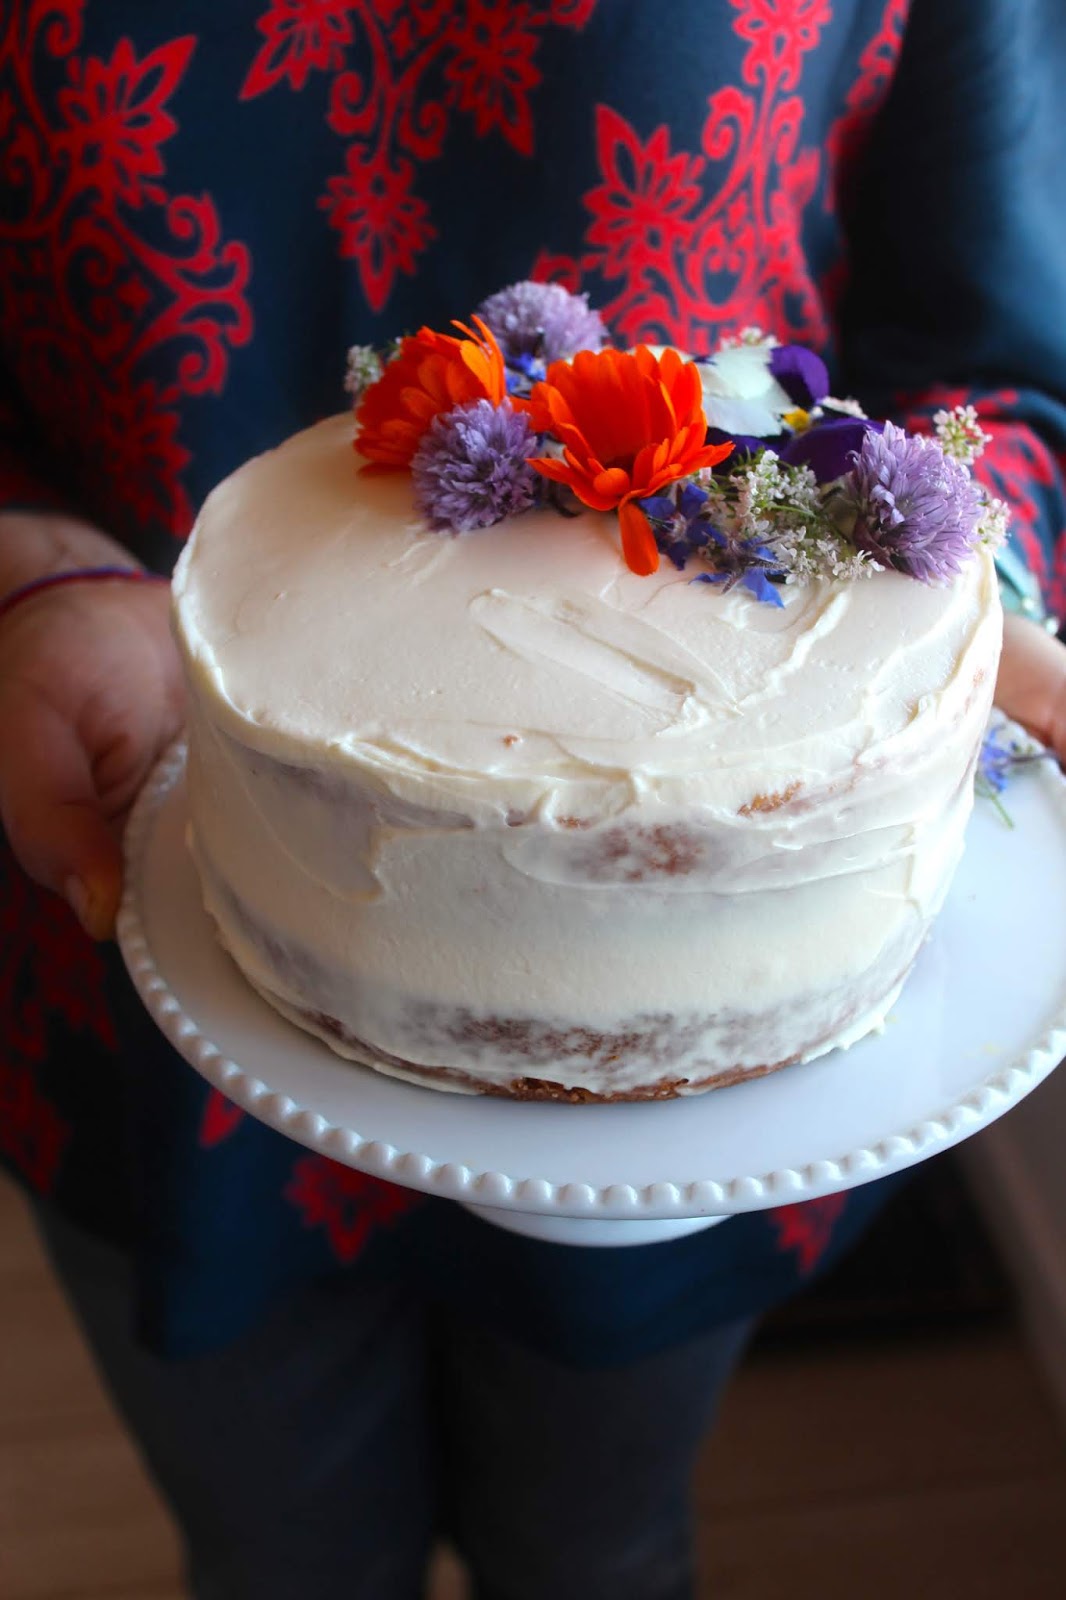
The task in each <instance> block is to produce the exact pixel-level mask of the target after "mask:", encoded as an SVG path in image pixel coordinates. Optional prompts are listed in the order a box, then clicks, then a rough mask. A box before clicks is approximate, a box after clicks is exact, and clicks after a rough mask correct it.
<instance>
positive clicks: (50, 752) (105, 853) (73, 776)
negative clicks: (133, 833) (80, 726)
mask: <svg viewBox="0 0 1066 1600" xmlns="http://www.w3.org/2000/svg"><path fill="white" fill-rule="evenodd" d="M0 819H2V821H3V825H4V831H5V832H6V834H7V837H8V840H9V842H10V844H11V847H12V849H13V850H14V852H15V855H16V857H17V858H18V861H19V863H20V864H21V866H22V867H23V868H24V869H25V871H26V872H28V873H29V875H30V877H31V878H34V879H36V881H37V882H38V883H40V884H43V886H44V887H45V888H46V889H51V890H53V891H54V892H55V893H56V894H60V895H62V896H63V897H64V899H65V900H67V901H68V903H69V904H70V906H71V908H72V909H73V911H74V912H75V914H76V916H77V917H78V920H79V921H80V923H81V925H82V927H83V928H84V929H85V931H86V933H88V934H90V935H91V937H92V938H94V939H106V938H108V937H109V936H110V935H111V933H112V932H113V931H114V926H115V917H116V914H117V912H118V903H119V897H120V895H121V892H122V851H121V848H120V846H119V842H118V839H117V838H116V836H115V834H114V833H113V831H112V830H111V828H110V827H109V825H108V823H107V821H106V820H105V818H104V816H103V813H102V812H101V810H100V804H99V800H98V797H97V793H96V785H95V783H94V782H93V772H92V763H91V760H90V756H89V752H88V751H87V750H86V749H85V747H84V745H83V744H82V742H81V740H80V739H79V738H78V735H77V731H76V729H75V726H74V724H73V723H72V722H71V721H70V719H69V718H68V717H65V716H63V715H62V713H61V712H60V711H58V710H57V709H56V708H55V707H54V706H52V705H50V704H49V703H48V702H47V701H46V700H44V699H42V698H40V697H38V696H34V695H31V694H26V693H22V694H18V695H13V696H11V697H10V698H8V699H7V701H6V703H5V704H4V705H3V706H0Z"/></svg>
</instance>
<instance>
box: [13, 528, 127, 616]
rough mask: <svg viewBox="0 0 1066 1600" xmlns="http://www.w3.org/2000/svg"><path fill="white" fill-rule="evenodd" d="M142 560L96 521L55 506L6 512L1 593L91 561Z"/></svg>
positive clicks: (109, 564)
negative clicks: (51, 509)
mask: <svg viewBox="0 0 1066 1600" xmlns="http://www.w3.org/2000/svg"><path fill="white" fill-rule="evenodd" d="M140 565H141V564H140V562H139V561H137V560H136V558H135V557H134V556H132V555H131V554H130V552H129V551H128V550H127V549H126V548H125V546H124V545H121V544H119V543H118V541H117V540H116V539H112V538H111V537H110V536H109V535H108V534H106V533H104V532H102V531H101V529H99V528H95V527H93V525H92V524H91V523H88V522H82V521H80V520H79V519H78V518H76V517H72V516H66V515H62V514H58V513H52V512H43V511H42V512H34V511H4V512H0V599H2V598H3V597H4V596H5V595H7V594H9V593H11V592H12V591H13V590H15V589H20V588H22V587H23V585H25V584H27V583H34V582H36V581H37V580H38V579H40V578H48V577H51V576H53V575H54V574H58V573H62V572H73V571H75V570H84V569H86V568H91V567H123V568H126V569H130V570H139V569H140Z"/></svg>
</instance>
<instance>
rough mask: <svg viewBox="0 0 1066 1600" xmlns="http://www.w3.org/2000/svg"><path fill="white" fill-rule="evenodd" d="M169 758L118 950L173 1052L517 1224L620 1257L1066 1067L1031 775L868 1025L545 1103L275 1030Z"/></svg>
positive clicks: (278, 1121)
mask: <svg viewBox="0 0 1066 1600" xmlns="http://www.w3.org/2000/svg"><path fill="white" fill-rule="evenodd" d="M184 770H185V762H184V752H183V751H182V750H181V749H180V748H176V749H175V750H173V751H171V752H170V753H169V754H168V755H167V756H166V757H164V759H163V761H162V762H161V763H160V766H159V767H158V769H157V771H156V773H155V774H154V776H153V778H152V780H151V781H150V782H149V784H148V786H147V788H146V789H145V791H144V792H143V794H142V796H141V798H140V800H139V802H138V805H137V807H136V809H135V812H134V815H133V818H132V820H131V822H130V826H129V829H128V833H127V853H128V872H127V887H126V894H125V899H124V902H123V907H122V912H121V915H120V918H119V940H120V944H121V947H122V952H123V955H124V957H125V960H126V963H127V966H128V967H129V970H130V974H131V976H132V978H133V981H134V983H135V984H136V986H137V988H138V990H139V991H140V994H141V997H142V998H143V1000H144V1003H145V1005H146V1006H147V1007H148V1010H149V1011H150V1012H151V1014H152V1016H153V1017H154V1018H155V1020H156V1022H157V1023H158V1024H159V1026H160V1027H161V1028H162V1030H163V1032H164V1033H165V1034H166V1036H167V1038H168V1039H169V1040H170V1041H171V1043H172V1044H173V1045H174V1047H175V1048H176V1049H177V1050H178V1051H179V1052H180V1053H181V1055H183V1056H184V1057H185V1059H186V1060H187V1061H188V1062H190V1063H191V1065H192V1066H193V1067H195V1069H196V1070H197V1071H198V1072H200V1073H202V1075H203V1076H204V1077H205V1078H206V1079H207V1080H208V1081H209V1082H210V1083H212V1084H213V1085H214V1086H215V1087H216V1088H218V1089H220V1090H221V1091H222V1092H223V1093H224V1094H225V1095H227V1096H228V1097H229V1098H230V1099H231V1100H233V1101H234V1102H236V1104H238V1105H240V1106H242V1107H243V1108H244V1109H245V1110H246V1111H248V1112H250V1113H251V1114H252V1115H253V1116H254V1117H258V1118H260V1119H261V1120H262V1121H263V1122H266V1123H269V1124H270V1126H271V1127H274V1128H277V1129H278V1130H279V1131H280V1132H282V1133H284V1134H287V1135H288V1136H289V1137H290V1138H292V1139H295V1140H296V1141H298V1142H299V1143H300V1144H303V1145H306V1146H307V1147H308V1148H310V1149H312V1150H316V1151H319V1152H321V1153H322V1154H324V1155H327V1156H331V1157H333V1158H334V1159H335V1160H337V1161H340V1162H344V1163H345V1164H347V1165H348V1166H351V1167H358V1168H359V1169H360V1170H362V1171H364V1172H369V1173H373V1174H375V1175H376V1176H378V1177H382V1178H388V1179H391V1180H393V1181H394V1182H396V1183H400V1184H405V1185H407V1186H408V1187H410V1188H414V1189H421V1190H424V1191H425V1192H426V1193H428V1194H434V1195H440V1196H444V1197H447V1198H449V1199H452V1200H456V1201H459V1202H460V1203H461V1204H463V1205H466V1206H468V1207H470V1208H471V1209H472V1210H474V1211H476V1212H478V1213H480V1214H481V1215H482V1216H485V1217H486V1218H488V1219H490V1220H491V1221H493V1222H496V1223H498V1224H500V1225H502V1226H504V1227H509V1228H512V1229H514V1230H515V1231H517V1232H520V1233H528V1234H533V1235H535V1236H537V1237H540V1238H547V1239H554V1240H559V1241H563V1242H567V1243H582V1244H608V1245H615V1244H636V1243H648V1242H651V1241H653V1240H658V1239H667V1238H672V1237H675V1236H676V1235H678V1234H681V1233H685V1232H690V1231H693V1230H695V1229H697V1228H701V1227H707V1226H708V1225H709V1224H710V1223H711V1222H714V1221H721V1220H723V1219H724V1218H725V1217H727V1216H731V1215H734V1214H735V1213H737V1212H742V1211H751V1210H758V1209H760V1208H762V1207H766V1206H775V1205H780V1204H782V1203H785V1202H788V1201H793V1200H802V1199H811V1198H814V1197H816V1196H819V1195H825V1194H831V1193H834V1192H836V1191H839V1190H843V1189H849V1188H852V1187H853V1186H855V1185H857V1184H860V1183H865V1182H867V1181H869V1180H870V1179H872V1178H876V1177H882V1176H884V1175H886V1174H888V1173H892V1172H897V1171H899V1170H900V1169H901V1168H903V1167H908V1166H911V1165H913V1164H914V1163H916V1162H918V1161H923V1160H925V1159H926V1158H927V1157H928V1156H931V1155H933V1154H935V1153H936V1152H937V1151H940V1150H945V1149H947V1148H948V1147H949V1146H951V1145H954V1144H957V1143H958V1142H959V1141H960V1140H962V1139H965V1138H967V1137H968V1136H969V1135H970V1134H973V1133H976V1132H977V1131H978V1130H979V1129H981V1128H983V1127H985V1126H986V1125H987V1124H988V1123H990V1122H992V1121H994V1120H995V1118H997V1117H999V1116H1001V1115H1002V1114H1003V1113H1004V1112H1005V1111H1007V1110H1009V1109H1010V1107H1011V1106H1013V1105H1015V1104H1016V1103H1017V1102H1018V1101H1019V1100H1021V1099H1022V1098H1023V1097H1024V1096H1025V1095H1026V1094H1028V1093H1029V1092H1030V1090H1031V1089H1034V1088H1035V1087H1036V1085H1037V1084H1038V1083H1040V1082H1041V1080H1042V1079H1043V1078H1045V1077H1046V1076H1047V1074H1048V1073H1049V1072H1050V1071H1051V1070H1052V1068H1053V1067H1054V1066H1055V1065H1056V1063H1057V1062H1058V1061H1059V1059H1060V1058H1061V1057H1062V1056H1064V1055H1066V784H1064V783H1063V780H1062V778H1061V777H1060V776H1059V773H1058V770H1057V768H1055V767H1053V765H1052V764H1051V763H1049V762H1041V763H1038V764H1036V765H1035V766H1033V767H1032V768H1030V769H1027V770H1026V771H1024V772H1023V773H1020V774H1019V775H1018V776H1017V777H1016V779H1015V780H1014V782H1013V783H1012V785H1011V787H1010V789H1009V790H1008V792H1007V795H1006V797H1005V798H1006V801H1007V804H1008V806H1009V808H1010V811H1011V814H1012V816H1013V819H1014V822H1015V827H1014V828H1013V829H1011V828H1009V827H1008V826H1007V825H1006V824H1005V823H1004V821H1003V820H1002V818H1001V817H999V816H998V815H997V813H996V812H995V810H994V808H993V807H992V806H991V805H990V804H989V803H988V802H987V801H980V800H979V801H978V802H977V807H976V811H975V815H974V818H973V821H972V823H971V825H970V832H969V834H968V839H967V851H966V856H965V859H964V861H963V864H962V866H961V868H960V870H959V874H958V877H957V878H956V881H955V884H954V887H953V888H952V891H951V894H950V896H949V899H948V903H947V905H946V906H945V908H944V911H943V913H942V915H941V917H940V918H939V920H938V922H937V924H936V928H935V931H934V934H933V937H932V938H931V939H930V941H929V943H928V944H927V945H926V947H925V949H924V950H923V951H922V954H921V956H920V958H919V960H918V963H917V965H916V967H915V970H914V972H913V974H912V976H911V978H910V980H909V981H908V983H907V986H906V988H905V990H904V992H903V996H902V998H901V999H900V1001H899V1003H898V1004H897V1006H896V1008H895V1010H894V1012H893V1013H892V1015H891V1016H890V1018H889V1020H888V1023H887V1026H886V1028H885V1031H884V1032H883V1033H882V1034H881V1035H879V1036H876V1037H871V1038H867V1039H864V1040H862V1041H861V1042H860V1043H859V1044H857V1045H855V1046H854V1047H853V1048H852V1049H850V1050H848V1051H836V1052H833V1053H832V1054H830V1055H828V1056H825V1057H823V1058H822V1059H820V1060H818V1061H813V1062H809V1063H808V1064H807V1065H805V1066H799V1067H790V1068H788V1069H787V1070H785V1071H783V1072H778V1073H775V1074H773V1075H772V1076H771V1077H768V1078H763V1079H761V1080H757V1081H753V1082H749V1083H744V1084H739V1085H737V1086H735V1087H734V1088H730V1089H720V1090H717V1091H715V1092H713V1093H711V1094H707V1095H702V1096H697V1097H694V1098H692V1099H686V1100H673V1101H662V1102H653V1103H644V1104H615V1105H557V1104H542V1103H535V1102H522V1103H518V1102H514V1101H507V1100H497V1099H489V1098H483V1097H480V1096H476V1095H455V1094H443V1093H441V1092H439V1091H437V1090H433V1089H428V1088H420V1087H416V1086H414V1085H412V1084H410V1083H405V1082H400V1081H398V1080H396V1079H394V1078H388V1077H383V1076H381V1075H379V1074H378V1073H375V1072H372V1071H370V1070H369V1069H367V1068H364V1067H359V1066H354V1065H352V1064H351V1063H350V1062H347V1061H344V1060H342V1059H341V1058H340V1057H338V1056H336V1055H334V1053H333V1052H332V1051H331V1050H330V1049H328V1047H327V1046H326V1045H324V1044H321V1043H320V1042H319V1041H318V1040H316V1039H313V1038H311V1037H310V1036H309V1035H307V1034H304V1033H303V1032H301V1031H300V1030H299V1029H297V1028H296V1027H294V1026H292V1025H291V1024H290V1023H288V1022H286V1021H284V1020H283V1019H282V1018H281V1017H280V1016H278V1015H277V1013H276V1012H274V1011H273V1010H272V1009H271V1007H270V1006H268V1005H267V1004H266V1003H265V1002H264V1001H263V1000H261V999H260V998H259V996H258V995H257V994H255V993H254V992H253V990H252V989H251V988H250V987H249V986H248V984H246V983H245V981H244V979H243V978H242V977H241V975H240V973H239V972H238V970H237V968H236V967H235V966H234V965H233V963H232V962H231V961H230V959H229V957H228V956H227V955H226V954H225V952H224V951H223V950H222V948H221V947H220V946H219V944H218V943H217V942H216V940H215V937H214V933H213V929H212V924H211V923H210V921H209V919H208V917H207V916H206V914H205V912H204V911H203V909H202V907H201V904H200V898H199V891H198V885H197V881H196V876H195V873H194V870H193V867H192V863H191V861H190V859H189V856H188V853H187V851H186V849H185V843H184V828H185V818H186V796H185V784H184Z"/></svg>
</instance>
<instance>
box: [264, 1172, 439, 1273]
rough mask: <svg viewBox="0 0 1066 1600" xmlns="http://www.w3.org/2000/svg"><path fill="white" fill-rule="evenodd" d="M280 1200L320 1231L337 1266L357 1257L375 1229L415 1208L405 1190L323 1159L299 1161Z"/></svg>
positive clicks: (417, 1201) (414, 1200) (412, 1195)
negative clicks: (323, 1233)
mask: <svg viewBox="0 0 1066 1600" xmlns="http://www.w3.org/2000/svg"><path fill="white" fill-rule="evenodd" d="M285 1198H286V1199H287V1200H289V1201H291V1203H292V1204H293V1205H294V1206H295V1207H296V1209H297V1210H298V1211H299V1212H300V1213H301V1215H302V1217H303V1222H304V1226H305V1227H307V1228H325V1230H326V1235H327V1237H328V1239H329V1243H330V1248H331V1249H332V1251H333V1254H334V1255H335V1256H336V1257H337V1260H338V1261H342V1262H344V1264H345V1265H348V1264H349V1263H350V1262H352V1261H354V1260H355V1259H356V1257H357V1256H359V1255H360V1254H361V1253H362V1251H363V1248H364V1247H365V1245H366V1242H367V1240H368V1239H369V1237H370V1235H371V1233H372V1232H373V1231H374V1229H375V1228H382V1227H390V1226H391V1225H392V1224H393V1223H394V1222H396V1221H397V1220H398V1219H399V1218H400V1217H402V1216H403V1215H404V1214H405V1213H406V1212H408V1211H411V1210H413V1209H414V1207H415V1206H417V1205H420V1204H421V1201H422V1196H421V1195H420V1194H416V1193H415V1192H414V1191H413V1190H411V1189H401V1188H399V1187H398V1186H397V1185H396V1184H394V1183H385V1182H383V1181H382V1180H381V1179H380V1178H371V1177H368V1176H367V1175H366V1173H364V1172H355V1171H353V1169H352V1168H351V1167H343V1166H341V1165H340V1163H339V1162H336V1161H330V1160H329V1159H328V1158H327V1157H326V1156H304V1157H303V1159H302V1160H300V1161H297V1163H296V1165H295V1166H294V1167H293V1169H292V1178H291V1179H290V1181H289V1185H288V1187H287V1189H286V1190H285Z"/></svg>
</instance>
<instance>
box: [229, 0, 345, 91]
mask: <svg viewBox="0 0 1066 1600" xmlns="http://www.w3.org/2000/svg"><path fill="white" fill-rule="evenodd" d="M352 9H353V7H352V0H275V3H274V5H273V6H272V7H271V9H270V10H269V11H268V12H267V14H266V16H265V17H260V19H259V21H258V22H257V23H256V27H257V28H258V30H259V32H260V33H261V34H262V35H263V37H264V39H265V40H266V43H265V44H263V45H262V46H260V49H259V54H258V55H257V56H256V58H255V60H254V61H253V62H252V65H251V68H250V70H249V72H248V76H247V77H246V78H245V80H244V84H243V87H242V88H241V99H242V100H251V99H252V98H253V97H254V96H255V95H257V94H265V93H266V91H267V90H268V89H273V87H274V85H275V84H278V83H281V82H282V80H285V81H287V82H288V85H289V87H290V88H291V89H302V88H303V86H304V84H305V83H306V82H307V79H308V77H309V75H310V74H311V73H312V72H331V71H336V69H337V68H338V67H339V66H341V64H342V63H343V61H344V51H345V49H346V47H347V46H348V45H350V44H351V42H352V37H353V35H352V21H351V17H350V16H349V14H348V13H349V12H350V11H351V10H352Z"/></svg>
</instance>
